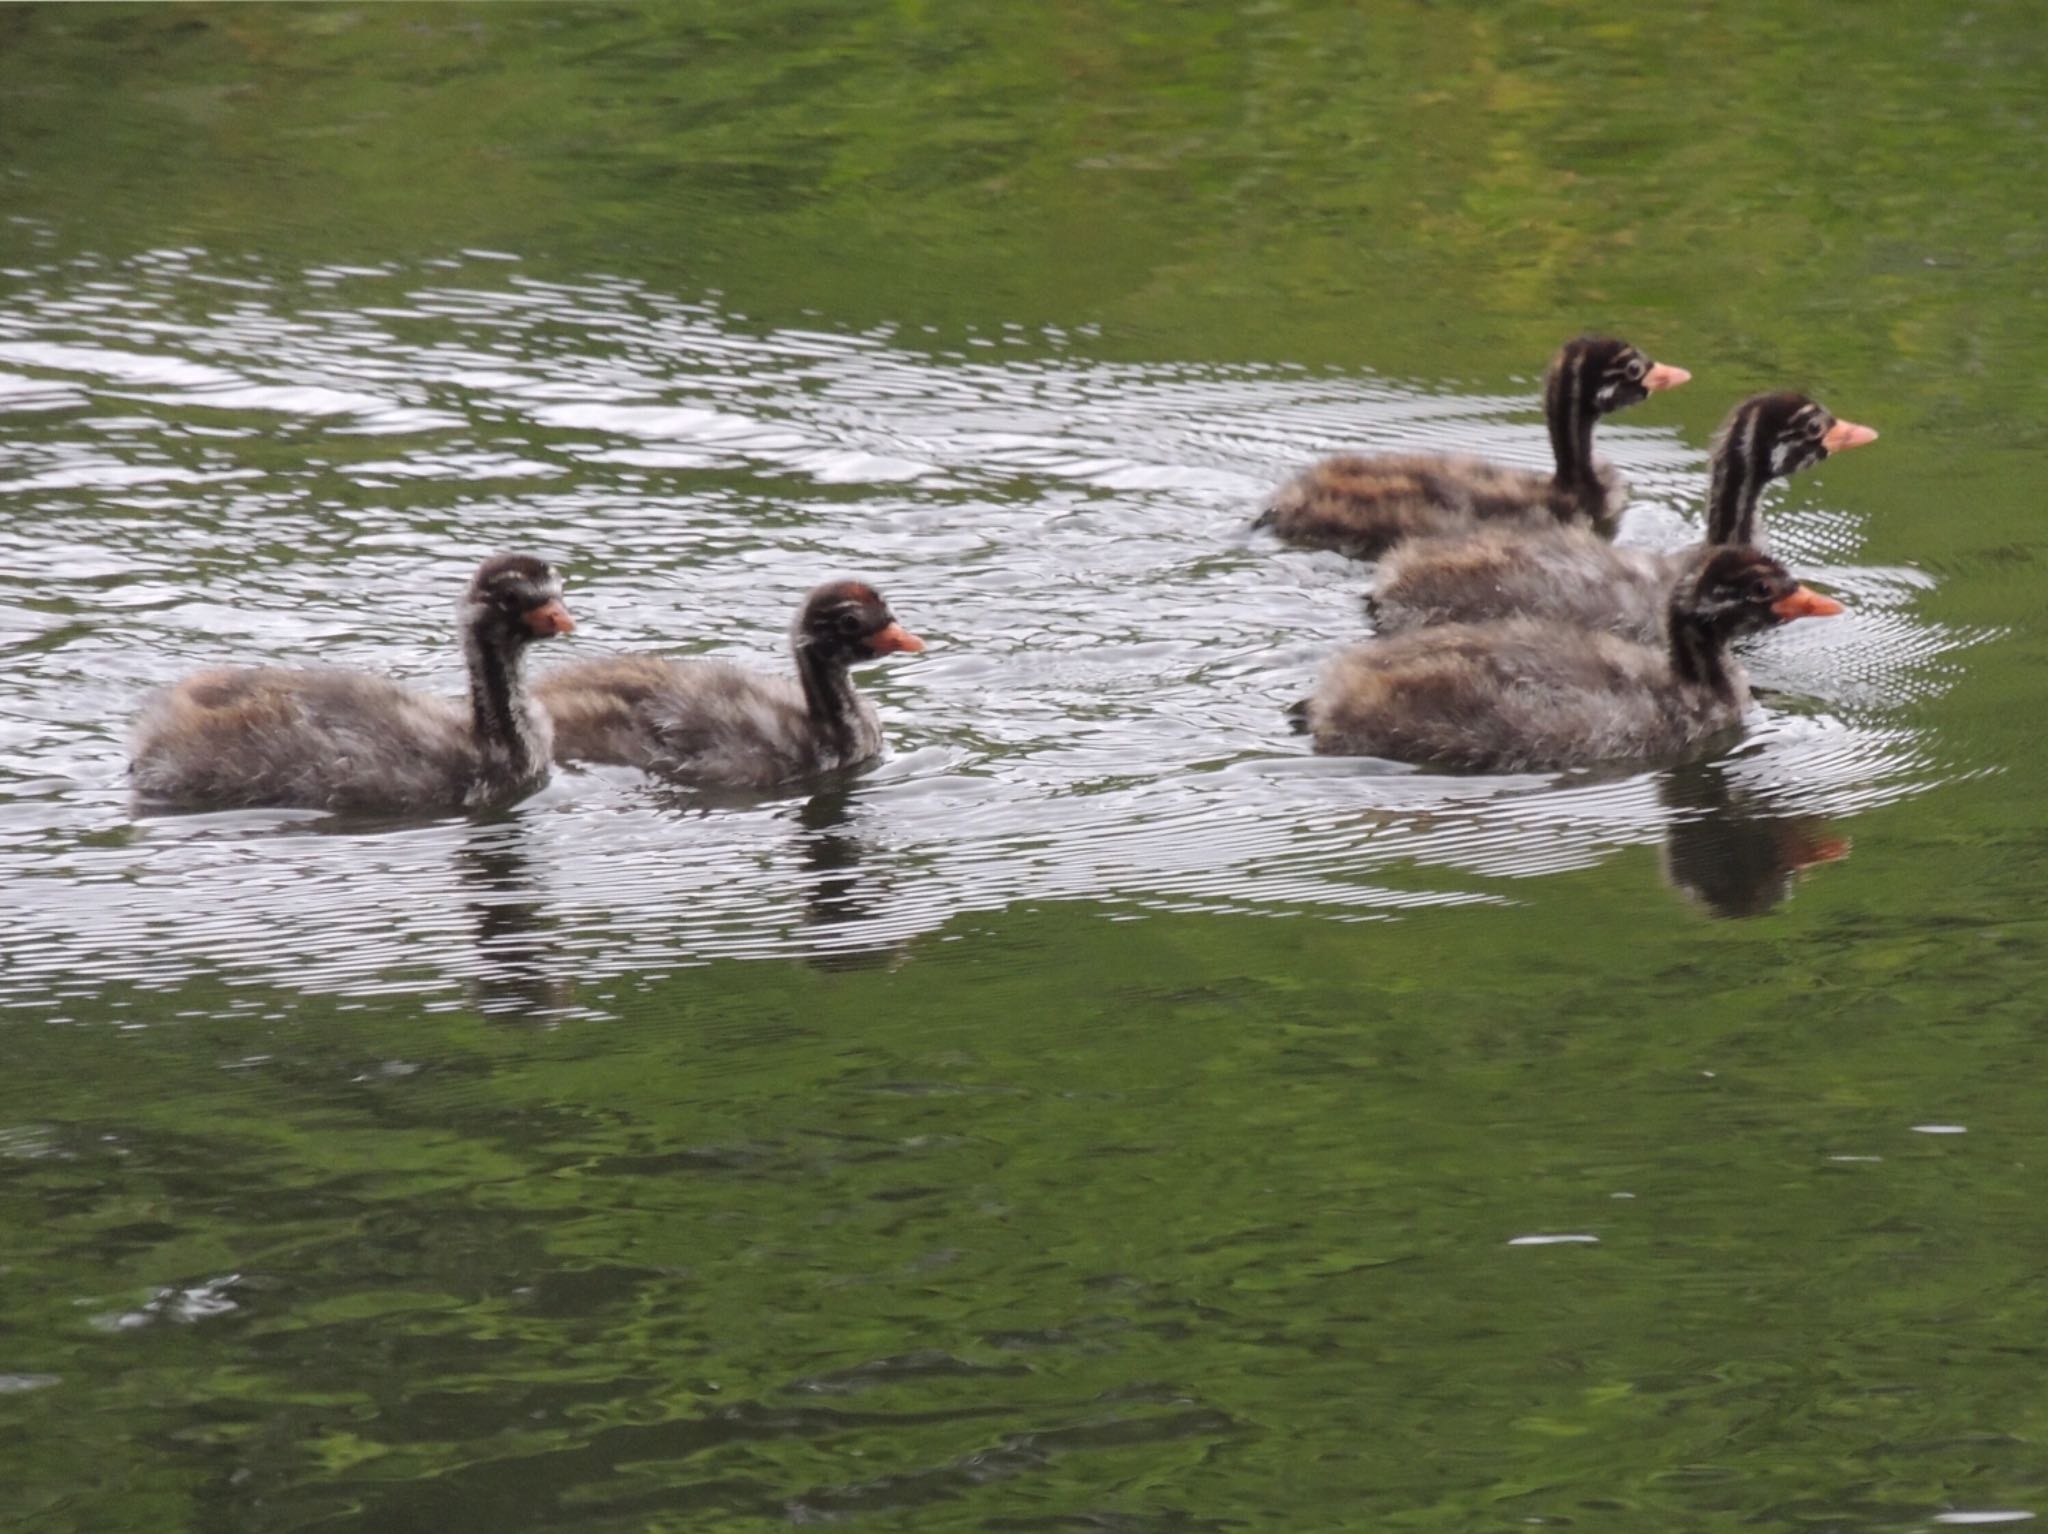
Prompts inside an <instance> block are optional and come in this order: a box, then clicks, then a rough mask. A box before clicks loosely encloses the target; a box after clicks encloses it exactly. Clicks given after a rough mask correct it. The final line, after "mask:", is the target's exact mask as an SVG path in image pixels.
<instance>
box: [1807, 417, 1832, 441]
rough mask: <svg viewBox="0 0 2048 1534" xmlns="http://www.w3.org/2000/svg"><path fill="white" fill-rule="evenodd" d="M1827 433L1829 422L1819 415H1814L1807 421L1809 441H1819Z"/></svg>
mask: <svg viewBox="0 0 2048 1534" xmlns="http://www.w3.org/2000/svg"><path fill="white" fill-rule="evenodd" d="M1827 434H1828V423H1827V422H1825V421H1823V420H1822V419H1821V418H1820V417H1819V416H1815V417H1813V418H1812V419H1811V420H1809V421H1808V422H1807V423H1806V437H1807V440H1808V441H1809V442H1818V441H1820V439H1821V438H1822V437H1825V436H1826V435H1827Z"/></svg>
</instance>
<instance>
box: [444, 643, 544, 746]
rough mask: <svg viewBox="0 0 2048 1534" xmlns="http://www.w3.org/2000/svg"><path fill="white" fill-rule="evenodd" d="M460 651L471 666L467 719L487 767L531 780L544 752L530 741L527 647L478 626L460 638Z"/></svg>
mask: <svg viewBox="0 0 2048 1534" xmlns="http://www.w3.org/2000/svg"><path fill="white" fill-rule="evenodd" d="M462 648H463V654H464V657H465V658H466V659H467V660H468V662H469V707H470V717H471V719H472V720H473V721H474V724H475V728H476V743H477V749H478V751H479V752H480V753H481V754H482V756H483V757H484V760H485V762H486V763H487V764H488V765H490V766H492V767H498V766H501V765H502V768H503V770H504V771H505V773H506V774H507V775H508V776H510V777H513V778H524V777H528V776H531V775H532V774H533V773H534V772H535V771H536V770H537V769H538V767H539V765H540V764H541V763H543V762H545V761H546V760H547V755H548V753H547V747H546V745H545V743H544V742H542V741H539V740H537V739H536V738H535V737H534V726H533V711H532V710H531V709H530V708H529V707H528V706H527V698H526V646H525V645H524V644H523V643H521V642H520V641H519V640H518V639H517V638H508V637H503V636H499V635H494V634H490V633H487V632H486V631H485V630H484V629H483V628H482V626H478V627H474V628H471V629H470V630H469V632H468V633H467V634H466V635H465V636H464V638H463V646H462Z"/></svg>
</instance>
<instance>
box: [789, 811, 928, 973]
mask: <svg viewBox="0 0 2048 1534" xmlns="http://www.w3.org/2000/svg"><path fill="white" fill-rule="evenodd" d="M853 802H854V799H853V792H852V786H851V785H850V784H845V783H841V784H835V785H834V786H832V787H829V788H826V789H824V790H823V791H822V792H819V793H816V794H813V795H812V796H811V797H810V798H809V799H806V800H805V801H804V802H803V805H802V806H801V807H800V808H799V809H798V810H797V813H796V823H797V826H798V828H799V830H800V833H801V834H800V835H799V836H798V838H797V851H798V856H799V857H800V858H801V860H802V864H801V866H802V870H803V876H804V896H803V923H804V925H805V926H806V927H809V928H811V929H813V930H814V931H815V930H817V929H830V928H841V929H850V928H857V927H859V926H862V925H863V924H870V923H872V922H874V920H875V919H876V918H877V917H878V916H880V915H881V914H883V911H884V909H885V906H886V902H885V900H884V899H883V896H884V894H885V891H884V888H883V885H882V882H881V880H880V878H879V877H878V875H877V873H876V871H875V869H873V868H872V867H869V868H866V869H863V868H862V867H861V864H862V862H863V860H864V859H865V858H866V855H867V852H868V848H867V846H866V844H865V843H863V842H862V841H861V839H860V838H859V837H858V836H855V835H854V834H853V830H852V827H853V815H852V806H853ZM847 936H848V937H849V939H850V941H848V942H847V943H846V944H845V945H843V946H841V945H836V944H835V945H833V946H831V947H826V948H819V949H814V950H813V952H812V956H811V962H813V963H815V964H817V965H819V966H821V967H823V968H827V969H869V968H873V967H875V966H878V965H881V964H884V963H887V962H888V961H889V960H890V959H891V958H892V957H893V956H895V955H896V954H897V953H898V952H899V951H900V950H901V949H902V948H903V946H904V944H903V942H902V940H901V939H898V938H895V937H892V936H890V935H889V934H887V933H886V932H879V933H877V932H871V933H867V934H861V935H859V936H858V937H856V936H855V935H854V934H853V933H851V932H849V933H848V934H847Z"/></svg>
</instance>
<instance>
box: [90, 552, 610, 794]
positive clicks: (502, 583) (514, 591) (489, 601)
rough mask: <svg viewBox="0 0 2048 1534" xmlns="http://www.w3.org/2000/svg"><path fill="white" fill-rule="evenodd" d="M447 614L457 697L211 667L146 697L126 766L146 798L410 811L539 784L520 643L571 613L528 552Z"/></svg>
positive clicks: (544, 772)
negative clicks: (465, 686)
mask: <svg viewBox="0 0 2048 1534" xmlns="http://www.w3.org/2000/svg"><path fill="white" fill-rule="evenodd" d="M456 621H457V623H458V625H459V627H460V628H461V631H462V648H463V655H464V658H465V659H466V661H467V662H468V666H469V699H468V703H467V706H466V707H465V706H464V705H463V704H460V703H457V702H455V701H453V700H451V699H447V698H441V697H435V696H432V695H429V694H426V693H418V692H412V691H409V690H408V689H406V688H403V687H400V686H398V685H397V684H396V683H394V682H390V681H387V680H385V679H384V678H383V677H379V676H370V675H368V674H366V673H364V672H360V671H344V670H341V669H339V668H320V669H315V670H306V671H287V670H283V669H280V668H276V667H270V666H262V667H236V668H230V667H215V668H213V669H211V670H206V671H198V672H194V673H193V674H192V675H191V676H188V677H186V678H185V679H184V680H183V681H181V682H179V683H177V684H176V685H175V686H172V687H169V688H167V689H165V690H164V691H162V692H160V693H158V694H156V695H155V696H154V697H152V698H151V699H150V700H149V702H148V703H147V704H145V705H144V708H143V711H142V714H141V717H140V718H139V719H138V720H137V722H136V727H135V738H134V757H133V761H132V764H131V766H130V768H129V771H130V773H131V774H132V775H133V778H134V783H135V791H136V794H137V796H138V797H139V798H141V799H142V800H143V801H144V802H146V803H153V804H162V805H167V806H173V807H177V808H184V809H230V808H235V807H238V806H245V805H248V806H253V805H282V806H297V807H301V808H306V809H323V810H341V811H356V812H364V813H377V814H407V813H419V812H428V811H443V810H454V809H472V808H477V807H481V806H489V805H501V804H509V803H511V802H512V801H513V800H515V799H521V798H524V797H525V796H526V795H527V794H530V793H532V792H533V791H534V790H535V789H537V788H539V787H540V786H541V785H542V784H543V783H545V782H546V781H547V778H548V770H549V753H550V745H549V738H548V721H547V716H546V715H545V714H543V713H542V712H541V711H540V710H539V709H537V708H535V707H533V706H532V704H531V703H530V702H529V701H528V699H527V696H526V689H525V684H524V681H523V673H524V667H525V656H526V647H527V646H528V645H529V644H530V643H532V642H533V641H534V640H536V639H545V638H548V637H550V636H552V635H555V634H567V633H569V632H570V631H572V630H573V629H574V628H575V626H576V625H575V621H574V620H573V619H572V618H571V617H570V616H569V611H568V609H567V608H565V607H564V606H563V605H562V586H561V582H560V581H558V580H557V579H556V578H555V573H554V571H553V570H551V569H550V568H549V567H548V566H547V564H546V563H545V562H543V561H541V560H538V559H535V558H533V557H532V556H530V555H526V554H499V555H496V556H495V557H493V558H491V559H487V560H485V561H484V563H483V564H482V566H480V567H479V568H478V570H477V572H476V577H475V579H474V580H472V581H471V582H470V584H469V590H468V592H467V593H466V594H465V595H464V597H463V599H462V602H461V604H460V606H458V608H457V609H456Z"/></svg>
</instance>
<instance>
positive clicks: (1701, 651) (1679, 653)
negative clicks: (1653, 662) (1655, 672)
mask: <svg viewBox="0 0 2048 1534" xmlns="http://www.w3.org/2000/svg"><path fill="white" fill-rule="evenodd" d="M1671 669H1672V670H1673V671H1674V672H1676V673H1677V674H1678V677H1679V679H1680V680H1681V681H1685V682H1690V683H1691V684H1692V685H1694V686H1696V687H1704V688H1706V689H1707V690H1708V691H1710V692H1712V693H1713V695H1714V696H1715V697H1717V698H1719V699H1721V700H1722V701H1723V702H1725V703H1732V702H1734V701H1735V682H1734V679H1733V678H1732V677H1731V676H1730V675H1729V673H1728V646H1727V644H1726V642H1725V641H1724V640H1723V639H1722V637H1721V635H1719V634H1718V633H1716V632H1715V631H1714V630H1713V628H1711V627H1710V626H1709V625H1707V624H1705V623H1702V622H1701V621H1700V620H1699V619H1698V618H1688V617H1686V616H1684V615H1682V614H1680V613H1678V612H1676V611H1674V612H1673V613H1672V614H1671Z"/></svg>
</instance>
